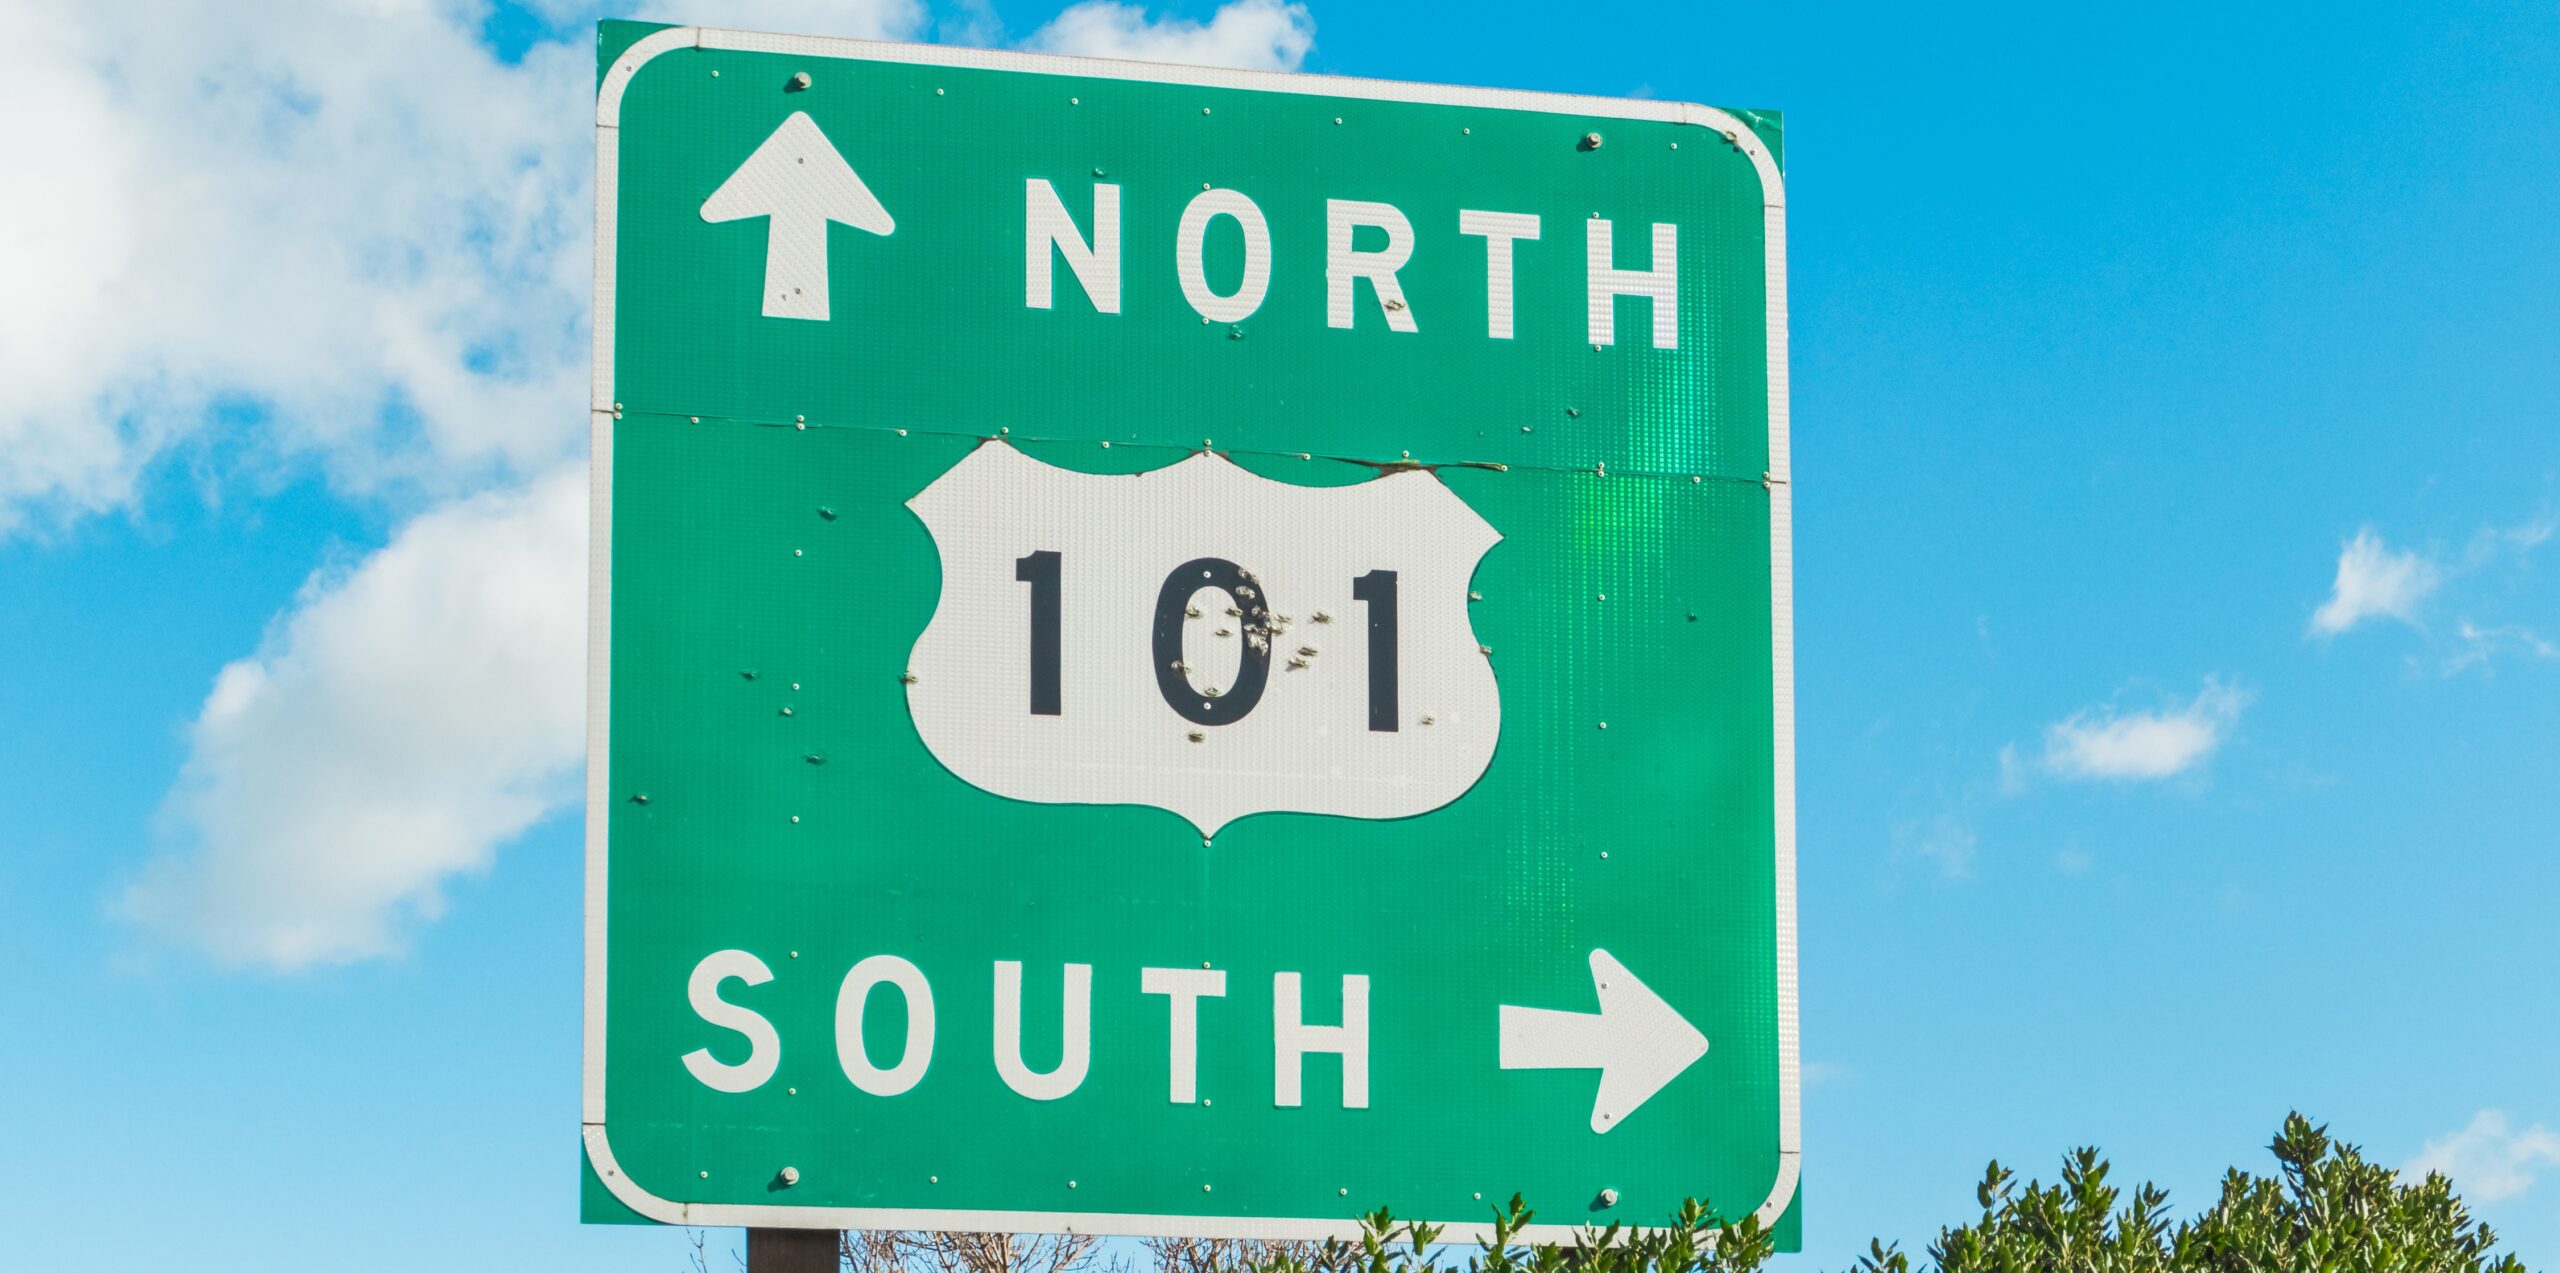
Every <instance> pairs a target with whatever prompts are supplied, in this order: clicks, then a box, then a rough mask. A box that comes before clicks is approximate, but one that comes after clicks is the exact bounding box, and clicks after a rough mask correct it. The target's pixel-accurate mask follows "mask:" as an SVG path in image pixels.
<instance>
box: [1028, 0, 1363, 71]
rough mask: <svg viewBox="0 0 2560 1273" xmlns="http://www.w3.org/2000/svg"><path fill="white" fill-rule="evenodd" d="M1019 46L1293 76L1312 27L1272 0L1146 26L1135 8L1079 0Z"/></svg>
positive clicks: (1108, 0)
mask: <svg viewBox="0 0 2560 1273" xmlns="http://www.w3.org/2000/svg"><path fill="white" fill-rule="evenodd" d="M1023 43H1024V45H1025V47H1028V48H1032V49H1037V50H1039V51H1041V52H1043V53H1069V54H1074V55H1076V56H1078V57H1116V58H1125V59H1129V60H1133V61H1140V62H1182V63H1187V64H1189V65H1193V66H1234V67H1242V68H1244V69H1246V70H1260V71H1294V70H1297V69H1298V67H1299V65H1300V64H1301V63H1303V62H1305V61H1306V58H1307V53H1308V51H1309V50H1311V49H1313V48H1314V47H1315V43H1316V24H1315V19H1314V18H1312V17H1310V16H1308V14H1307V7H1306V6H1305V5H1303V4H1283V3H1280V0H1233V3H1230V4H1227V5H1224V6H1221V7H1220V8H1219V10H1218V11H1217V12H1216V13H1214V14H1211V15H1210V17H1209V20H1208V21H1207V22H1191V21H1186V20H1184V19H1181V18H1166V19H1163V20H1162V21H1149V20H1148V18H1147V11H1146V10H1145V9H1144V8H1142V7H1140V6H1138V5H1134V4H1115V3H1112V0H1086V2H1085V3H1083V4H1079V5H1076V6H1075V7H1073V8H1071V9H1068V10H1067V11H1066V12H1064V13H1061V14H1059V15H1058V16H1057V17H1055V18H1053V19H1051V20H1050V22H1049V25H1047V26H1044V27H1042V28H1040V29H1039V30H1038V31H1036V32H1033V33H1032V35H1031V38H1030V39H1028V40H1026V41H1024V42H1023Z"/></svg>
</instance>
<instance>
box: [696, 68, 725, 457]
mask: <svg viewBox="0 0 2560 1273" xmlns="http://www.w3.org/2000/svg"><path fill="white" fill-rule="evenodd" d="M712 74H714V75H717V74H719V72H718V71H714V72H712ZM691 419H692V420H693V422H694V423H695V424H700V423H702V417H701V416H693V417H691Z"/></svg>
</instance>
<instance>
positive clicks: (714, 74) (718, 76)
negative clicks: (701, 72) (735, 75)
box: [711, 71, 720, 80]
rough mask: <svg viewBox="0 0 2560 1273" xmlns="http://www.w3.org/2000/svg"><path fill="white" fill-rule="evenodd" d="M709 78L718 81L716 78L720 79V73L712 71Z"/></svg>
mask: <svg viewBox="0 0 2560 1273" xmlns="http://www.w3.org/2000/svg"><path fill="white" fill-rule="evenodd" d="M711 78H713V79H715V80H716V79H718V78H720V72H718V71H713V72H712V73H711Z"/></svg>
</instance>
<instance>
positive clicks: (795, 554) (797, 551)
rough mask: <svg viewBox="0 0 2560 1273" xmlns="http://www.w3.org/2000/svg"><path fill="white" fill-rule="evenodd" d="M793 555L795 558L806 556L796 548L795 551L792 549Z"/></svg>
mask: <svg viewBox="0 0 2560 1273" xmlns="http://www.w3.org/2000/svg"><path fill="white" fill-rule="evenodd" d="M791 555H792V556H794V557H798V556H802V555H804V554H803V553H802V552H801V551H800V550H799V549H797V548H794V549H792V550H791Z"/></svg>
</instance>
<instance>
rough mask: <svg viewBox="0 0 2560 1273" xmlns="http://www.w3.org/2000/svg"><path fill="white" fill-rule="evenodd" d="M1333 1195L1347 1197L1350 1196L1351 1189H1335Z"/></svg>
mask: <svg viewBox="0 0 2560 1273" xmlns="http://www.w3.org/2000/svg"><path fill="white" fill-rule="evenodd" d="M1333 1196H1334V1197H1337V1198H1348V1197H1350V1196H1351V1191H1350V1190H1348V1189H1336V1190H1334V1191H1333Z"/></svg>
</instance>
